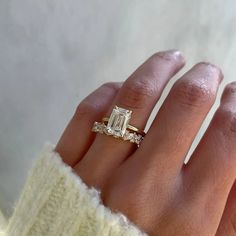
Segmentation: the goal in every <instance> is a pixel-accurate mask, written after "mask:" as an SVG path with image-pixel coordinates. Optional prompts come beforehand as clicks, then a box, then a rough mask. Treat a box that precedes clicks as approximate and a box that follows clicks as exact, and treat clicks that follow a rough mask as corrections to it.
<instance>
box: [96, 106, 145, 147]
mask: <svg viewBox="0 0 236 236" xmlns="http://www.w3.org/2000/svg"><path fill="white" fill-rule="evenodd" d="M131 114H132V111H130V110H127V109H124V108H121V107H118V106H115V107H114V109H113V111H112V113H111V116H110V117H109V118H106V117H105V118H103V119H102V122H94V125H93V128H92V131H93V132H96V133H100V134H106V135H109V136H113V137H114V138H119V139H123V140H124V141H130V142H131V143H135V144H137V146H139V145H140V143H141V141H142V140H143V138H144V136H145V132H144V131H140V130H139V129H138V128H136V127H134V126H132V125H130V124H129V121H130V119H131Z"/></svg>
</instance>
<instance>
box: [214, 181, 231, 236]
mask: <svg viewBox="0 0 236 236" xmlns="http://www.w3.org/2000/svg"><path fill="white" fill-rule="evenodd" d="M235 233H236V183H235V182H234V185H233V187H232V189H231V191H230V194H229V196H228V199H227V203H226V207H225V209H224V213H223V216H222V218H221V221H220V225H219V227H218V229H217V233H216V236H225V235H235Z"/></svg>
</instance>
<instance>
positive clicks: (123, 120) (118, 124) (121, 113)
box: [107, 106, 132, 137]
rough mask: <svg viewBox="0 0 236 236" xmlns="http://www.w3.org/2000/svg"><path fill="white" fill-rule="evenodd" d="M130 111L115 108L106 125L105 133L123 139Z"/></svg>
mask: <svg viewBox="0 0 236 236" xmlns="http://www.w3.org/2000/svg"><path fill="white" fill-rule="evenodd" d="M131 113H132V111H130V110H126V109H124V108H120V107H118V106H115V108H114V109H113V111H112V113H111V116H110V118H109V121H108V124H107V132H108V133H109V134H112V135H114V136H117V137H124V135H125V131H126V129H127V126H128V124H129V120H130V118H131Z"/></svg>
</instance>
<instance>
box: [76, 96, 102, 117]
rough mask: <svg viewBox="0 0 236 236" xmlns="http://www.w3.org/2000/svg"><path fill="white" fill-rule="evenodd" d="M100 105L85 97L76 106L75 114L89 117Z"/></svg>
mask: <svg viewBox="0 0 236 236" xmlns="http://www.w3.org/2000/svg"><path fill="white" fill-rule="evenodd" d="M98 109H99V108H98V106H97V104H96V103H93V102H91V101H87V100H86V99H84V100H83V101H82V102H81V103H80V104H79V105H78V106H77V108H76V110H75V116H76V117H77V118H83V117H89V116H91V114H93V113H94V112H97V111H98Z"/></svg>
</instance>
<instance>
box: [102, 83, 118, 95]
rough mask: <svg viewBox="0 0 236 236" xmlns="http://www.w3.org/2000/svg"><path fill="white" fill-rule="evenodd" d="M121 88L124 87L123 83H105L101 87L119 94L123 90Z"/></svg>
mask: <svg viewBox="0 0 236 236" xmlns="http://www.w3.org/2000/svg"><path fill="white" fill-rule="evenodd" d="M121 86H122V83H119V82H107V83H104V84H103V85H102V86H101V87H103V88H106V89H109V90H112V91H114V92H115V93H117V92H118V91H119V89H120V88H121Z"/></svg>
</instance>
